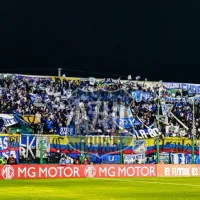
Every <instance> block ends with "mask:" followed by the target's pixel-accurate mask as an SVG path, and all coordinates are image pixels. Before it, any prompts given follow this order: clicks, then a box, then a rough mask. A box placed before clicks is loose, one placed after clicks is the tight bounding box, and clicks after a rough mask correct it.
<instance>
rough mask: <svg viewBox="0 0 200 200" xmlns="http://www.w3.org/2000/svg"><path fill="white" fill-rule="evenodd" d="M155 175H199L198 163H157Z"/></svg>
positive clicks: (199, 166) (199, 167)
mask: <svg viewBox="0 0 200 200" xmlns="http://www.w3.org/2000/svg"><path fill="white" fill-rule="evenodd" d="M157 176H163V177H177V176H179V177H187V176H188V177H190V176H200V165H157Z"/></svg>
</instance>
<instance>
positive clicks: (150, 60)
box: [0, 0, 200, 83]
mask: <svg viewBox="0 0 200 200" xmlns="http://www.w3.org/2000/svg"><path fill="white" fill-rule="evenodd" d="M6 2H7V1H6ZM11 2H12V3H11ZM14 2H15V1H10V2H7V3H6V4H5V3H4V4H3V3H1V5H0V72H9V73H11V72H15V73H26V74H46V75H56V74H57V68H58V67H61V68H66V69H71V70H77V71H80V70H81V71H87V73H86V72H75V71H63V73H65V74H66V76H81V77H86V76H93V77H105V76H106V77H113V78H118V76H121V77H123V76H124V77H126V76H127V75H128V74H131V75H132V77H135V76H137V75H140V76H141V77H142V78H146V77H147V78H148V79H149V80H160V79H162V80H164V81H178V82H194V83H200V80H199V76H200V68H199V67H200V28H199V20H200V12H199V10H200V9H199V8H200V1H199V0H194V1H171V0H168V1H150V0H145V1H136V2H135V1H134V2H135V3H133V1H131V2H132V3H130V4H128V3H125V2H124V1H121V3H116V2H115V3H114V2H112V3H108V2H110V1H107V3H102V2H101V1H93V3H92V4H91V2H90V3H87V2H85V1H84V2H83V1H82V3H80V2H79V1H69V3H66V2H68V1H67V0H65V1H63V3H61V2H60V1H52V0H50V1H46V2H44V1H41V2H42V3H38V4H36V3H35V4H32V3H30V2H31V1H26V2H23V3H22V2H21V3H19V2H18V3H14ZM98 2H99V3H98ZM92 72H97V73H99V74H94V73H92ZM101 73H103V74H105V75H102V74H101ZM114 75H116V76H114Z"/></svg>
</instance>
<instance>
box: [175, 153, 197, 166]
mask: <svg viewBox="0 0 200 200" xmlns="http://www.w3.org/2000/svg"><path fill="white" fill-rule="evenodd" d="M171 163H172V164H191V163H192V155H191V154H184V153H176V154H175V153H174V154H171ZM194 164H200V159H199V155H194Z"/></svg>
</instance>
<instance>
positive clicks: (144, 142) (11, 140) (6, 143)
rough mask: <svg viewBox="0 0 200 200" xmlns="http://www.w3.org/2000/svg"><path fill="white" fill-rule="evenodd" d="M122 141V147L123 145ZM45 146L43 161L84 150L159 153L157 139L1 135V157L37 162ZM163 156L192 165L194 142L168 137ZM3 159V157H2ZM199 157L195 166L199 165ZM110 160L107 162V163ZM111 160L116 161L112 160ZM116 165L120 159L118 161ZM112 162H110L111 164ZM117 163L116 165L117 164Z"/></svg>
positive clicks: (164, 140) (161, 147) (161, 141)
mask: <svg viewBox="0 0 200 200" xmlns="http://www.w3.org/2000/svg"><path fill="white" fill-rule="evenodd" d="M120 141H121V143H120ZM197 142H198V141H197V140H195V142H194V143H195V146H194V147H195V148H194V149H195V155H197V156H198V154H199V152H200V148H199V144H198V143H197ZM41 145H42V149H43V152H42V154H43V158H47V157H48V156H49V154H51V153H58V152H59V153H66V154H80V151H81V148H82V149H83V150H84V154H85V155H90V156H91V155H97V156H96V157H99V158H100V157H101V158H102V157H103V156H105V155H119V154H120V149H121V148H122V151H123V154H129V155H130V154H145V155H149V154H152V153H156V138H146V139H139V140H138V139H136V138H134V137H114V136H98V135H97V136H93V135H91V136H87V137H81V136H77V137H75V136H69V135H68V136H60V135H43V136H39V135H17V134H16V135H12V134H10V135H9V134H0V153H4V154H6V155H9V154H10V151H12V153H13V151H14V154H16V155H19V156H20V157H21V158H24V159H27V158H29V159H36V158H39V157H40V147H41ZM159 151H160V153H168V154H170V159H171V161H172V163H175V164H176V163H182V164H187V163H191V162H190V161H191V156H190V155H191V152H192V143H191V140H190V139H187V138H178V137H166V138H162V139H159ZM0 156H3V155H2V154H1V155H0ZM197 156H195V163H199V160H198V157H197ZM106 158H107V157H105V158H104V161H105V162H106ZM108 160H113V157H112V158H111V157H109V159H108ZM114 160H115V161H116V159H114ZM111 163H112V162H110V164H111ZM115 163H116V162H115Z"/></svg>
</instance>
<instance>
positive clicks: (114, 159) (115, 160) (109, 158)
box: [101, 154, 120, 164]
mask: <svg viewBox="0 0 200 200" xmlns="http://www.w3.org/2000/svg"><path fill="white" fill-rule="evenodd" d="M101 163H104V164H120V155H116V154H115V155H113V154H107V155H104V156H102V160H101Z"/></svg>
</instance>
